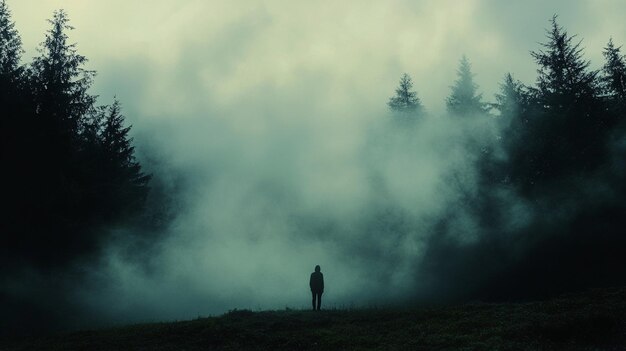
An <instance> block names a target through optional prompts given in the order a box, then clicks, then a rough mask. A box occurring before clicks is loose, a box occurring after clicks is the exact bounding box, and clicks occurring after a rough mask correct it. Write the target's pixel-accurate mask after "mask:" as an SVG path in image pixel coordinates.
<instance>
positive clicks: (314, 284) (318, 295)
mask: <svg viewBox="0 0 626 351" xmlns="http://www.w3.org/2000/svg"><path fill="white" fill-rule="evenodd" d="M309 287H311V294H312V295H313V302H312V303H313V311H315V310H316V309H317V310H318V311H319V310H320V308H321V307H322V294H323V293H324V275H323V274H322V272H320V266H319V265H317V266H315V272H313V273H311V279H310V280H309ZM315 300H317V308H316V305H315Z"/></svg>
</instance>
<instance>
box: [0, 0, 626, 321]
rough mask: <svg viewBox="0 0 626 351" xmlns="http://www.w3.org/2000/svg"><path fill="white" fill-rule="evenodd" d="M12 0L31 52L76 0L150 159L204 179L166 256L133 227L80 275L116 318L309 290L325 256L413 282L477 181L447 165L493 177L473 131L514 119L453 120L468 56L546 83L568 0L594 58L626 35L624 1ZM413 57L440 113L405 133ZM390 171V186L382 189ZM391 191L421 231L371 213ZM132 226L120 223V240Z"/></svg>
mask: <svg viewBox="0 0 626 351" xmlns="http://www.w3.org/2000/svg"><path fill="white" fill-rule="evenodd" d="M8 5H9V7H10V9H11V10H12V12H13V19H14V21H15V22H16V27H17V29H18V30H19V32H20V34H21V36H22V41H23V45H24V49H25V51H26V53H25V54H24V59H25V60H26V61H28V60H30V58H31V57H33V56H35V55H37V51H36V47H37V45H38V43H40V42H41V41H42V40H43V33H44V32H45V31H46V30H47V28H48V24H47V22H46V19H48V18H50V17H51V15H52V12H53V11H54V10H55V9H60V8H62V9H65V10H66V11H67V12H68V14H69V17H70V19H71V25H73V26H74V27H75V28H76V29H75V30H74V31H73V32H71V33H70V41H71V42H76V43H77V50H78V52H79V53H80V54H82V55H85V56H86V57H87V58H88V59H89V62H88V63H87V65H86V68H88V69H93V70H96V71H97V72H98V75H97V77H96V80H95V83H94V86H93V90H92V92H93V93H94V94H98V95H99V96H100V102H101V103H103V104H108V103H111V101H112V99H113V97H114V96H117V98H118V99H119V100H120V101H121V103H122V105H123V108H124V112H125V115H126V116H127V119H128V121H129V122H130V123H132V124H133V130H132V131H133V134H134V136H135V141H136V143H137V153H138V156H139V158H140V159H141V160H142V161H145V163H144V166H145V167H146V169H147V170H148V171H150V172H154V173H155V174H157V175H158V177H159V179H162V180H164V182H166V183H167V182H168V180H172V179H179V178H180V177H181V175H182V177H183V178H184V182H183V186H182V188H180V189H179V190H178V191H177V194H176V197H177V199H178V200H177V201H178V202H177V206H178V207H177V209H176V211H177V212H176V216H175V218H174V219H173V220H172V222H171V223H170V224H169V225H168V227H167V229H166V230H165V233H163V234H162V235H160V236H159V237H160V238H161V239H160V240H159V241H158V243H156V244H155V245H154V246H153V247H151V248H150V250H148V251H147V253H146V256H148V258H147V259H146V260H147V261H148V267H149V268H148V269H147V268H146V265H144V264H137V263H136V262H135V261H134V260H129V259H128V257H126V256H125V254H124V252H125V250H126V248H127V246H128V245H130V244H129V243H126V242H125V241H124V240H123V239H120V240H118V241H114V242H113V243H111V244H110V245H109V246H107V247H106V248H105V250H104V254H103V256H102V257H101V258H100V259H99V260H98V262H97V264H93V265H90V266H89V267H88V268H85V270H86V271H88V272H89V276H90V279H88V281H87V282H86V283H85V284H84V285H82V286H80V287H78V288H75V289H71V290H72V294H73V295H74V298H75V299H76V301H80V306H82V308H83V309H84V310H88V311H96V312H97V313H96V315H98V316H101V317H102V320H110V321H113V322H116V321H117V322H126V321H138V320H141V321H143V320H163V319H182V318H193V317H196V316H198V315H207V314H219V313H223V312H225V311H227V310H229V309H233V308H251V309H266V308H284V307H295V308H301V307H303V306H308V303H309V301H308V291H307V290H308V286H307V279H308V274H309V273H310V272H311V271H312V270H313V267H314V266H315V265H316V264H320V265H321V266H322V272H323V273H324V274H325V276H326V280H327V290H326V292H325V294H326V297H325V300H324V301H325V303H329V304H330V305H331V306H338V307H342V306H351V305H359V306H364V305H365V306H367V305H377V304H382V303H384V302H385V301H389V300H393V299H396V298H400V297H402V296H405V295H407V294H410V292H411V291H414V289H415V288H416V284H417V285H419V277H418V279H415V276H414V274H415V271H414V269H413V268H414V265H415V263H416V262H418V261H419V258H420V255H421V254H422V252H423V250H424V243H425V242H426V240H427V238H428V236H429V233H428V231H427V229H426V228H428V227H429V225H430V224H431V221H432V219H433V218H436V217H437V216H438V215H439V214H440V213H442V212H445V210H446V207H447V205H448V204H449V203H451V202H454V201H455V200H456V199H458V197H459V196H461V195H460V194H459V193H458V192H457V191H456V190H455V189H456V188H455V187H454V186H452V185H450V184H449V183H446V182H447V181H448V180H449V179H448V178H446V176H447V175H449V174H451V173H459V172H460V173H462V174H463V175H464V178H463V179H459V180H458V182H459V183H460V184H461V185H463V187H464V188H467V189H472V188H473V185H474V184H475V179H474V176H475V174H474V170H473V168H472V166H471V164H472V161H473V159H472V157H474V156H473V155H472V154H470V153H468V151H467V150H466V149H465V147H464V146H463V144H462V142H458V141H459V140H463V138H464V137H465V133H467V131H468V130H471V131H472V132H471V133H472V135H473V136H484V135H490V134H493V133H496V132H495V131H494V129H493V128H494V127H493V126H492V125H469V126H465V127H464V128H461V129H459V128H451V126H453V123H452V122H451V121H450V120H449V118H448V117H446V116H445V113H444V111H445V103H444V101H445V100H444V99H445V97H446V96H447V95H448V93H449V90H450V86H451V85H452V84H453V82H454V80H455V79H456V68H457V66H458V62H459V59H460V58H461V57H462V55H467V57H468V58H469V60H470V62H471V63H472V67H473V72H474V73H475V80H476V82H477V83H478V84H479V86H480V91H481V92H483V94H484V98H485V100H486V101H493V94H494V93H495V92H496V91H497V89H498V84H499V83H500V82H501V81H502V78H503V76H504V75H505V74H506V73H507V72H511V73H513V74H514V76H515V77H516V78H518V79H520V80H522V81H523V82H525V83H529V84H531V83H533V82H534V80H535V71H536V66H535V64H534V63H533V61H532V58H531V56H530V51H531V50H537V49H539V48H540V46H539V44H538V43H539V42H542V41H544V39H545V28H546V27H547V26H548V25H549V20H550V19H551V18H552V16H553V14H558V15H559V22H560V23H561V24H562V25H563V26H564V27H565V28H566V29H567V30H568V31H569V32H570V33H571V34H578V35H579V38H581V39H582V40H583V46H584V47H585V48H586V50H585V52H586V57H587V58H588V59H589V60H591V63H592V67H596V68H597V67H599V66H600V65H601V62H602V56H601V51H602V48H603V47H604V46H605V44H606V43H607V41H608V39H609V38H610V37H613V39H614V41H615V42H616V43H617V44H618V45H620V44H621V43H625V42H626V22H624V21H623V14H624V13H626V2H624V1H620V0H588V1H567V0H556V1H539V0H528V1H524V2H521V1H516V2H513V1H506V2H505V1H497V0H466V1H451V0H438V1H435V0H424V1H400V0H395V1H340V2H337V1H315V2H314V1H308V2H304V1H199V0H186V1H185V0H178V1H164V0H153V1H150V2H146V1H137V0H107V1H104V0H65V1H63V0H19V1H17V0H9V1H8ZM404 72H406V73H408V74H410V75H411V76H412V78H413V80H414V84H415V85H414V87H415V89H416V90H417V93H418V96H419V97H420V98H421V99H422V101H423V103H424V105H425V107H426V109H427V110H428V111H429V113H430V115H429V118H428V119H427V120H425V121H424V122H422V126H421V127H420V128H419V131H418V132H417V134H416V135H415V136H413V137H408V136H403V137H399V138H396V139H390V138H389V135H388V134H386V133H388V131H386V130H385V126H384V120H385V117H386V116H387V115H388V111H387V106H386V102H387V100H388V99H389V97H390V96H391V95H392V94H393V92H394V89H395V87H396V85H397V82H398V80H399V78H400V76H401V75H402V73H404ZM454 125H457V126H458V121H457V122H454ZM372 140H375V142H372ZM455 141H457V142H455ZM390 155H391V156H390ZM155 159H156V160H157V161H154V160H155ZM153 161H154V162H153ZM380 188H384V191H382V192H383V193H384V194H385V197H384V199H382V200H381V199H380V198H376V200H373V199H374V197H375V196H377V195H379V194H380V193H381V190H380ZM390 204H391V205H393V206H391V205H390ZM388 205H389V207H393V208H397V209H400V210H399V211H400V212H401V213H403V214H406V215H407V216H408V218H411V222H410V223H408V224H406V225H407V227H408V228H411V232H410V233H409V234H407V233H406V232H404V231H403V230H402V229H401V228H400V229H398V228H395V227H393V225H389V226H390V227H389V226H388V224H387V223H385V222H384V221H382V222H379V221H377V219H376V218H373V219H372V218H369V215H370V214H372V213H378V212H380V211H379V207H380V208H384V207H385V206H388ZM377 206H378V207H377ZM511 208H512V209H511V214H510V217H511V218H510V219H511V221H513V219H514V220H515V221H517V222H516V223H517V224H516V225H523V224H520V223H519V222H520V221H521V222H523V221H524V220H525V219H524V218H527V217H529V216H531V215H532V214H529V211H528V210H527V209H526V208H525V205H524V204H523V203H519V202H516V204H515V206H512V207H511ZM377 211H378V212H377ZM466 217H467V216H465V214H464V213H462V212H461V213H459V215H458V216H456V219H455V221H456V222H455V223H453V224H452V225H453V226H454V225H457V226H458V227H459V228H462V230H459V231H458V232H459V233H461V234H459V235H460V236H459V238H458V240H459V242H468V243H471V242H472V241H473V240H475V238H476V236H477V235H479V234H478V233H476V231H477V229H476V228H475V223H473V222H472V219H471V218H466ZM400 222H401V221H400ZM368 228H378V229H376V230H372V229H368ZM420 228H423V230H422V229H420ZM125 230H127V229H126V228H111V231H112V232H113V233H115V236H114V237H116V238H123V237H124V236H125ZM92 318H93V317H92ZM81 321H82V320H81ZM77 323H79V322H77Z"/></svg>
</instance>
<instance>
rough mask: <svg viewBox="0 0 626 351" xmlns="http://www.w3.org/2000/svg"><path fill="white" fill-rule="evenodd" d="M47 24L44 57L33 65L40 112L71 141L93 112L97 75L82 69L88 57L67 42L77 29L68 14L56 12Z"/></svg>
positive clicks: (42, 48) (42, 55) (42, 52)
mask: <svg viewBox="0 0 626 351" xmlns="http://www.w3.org/2000/svg"><path fill="white" fill-rule="evenodd" d="M48 22H49V23H50V24H51V25H52V28H51V29H50V30H48V32H47V35H46V38H45V40H44V42H43V43H42V44H41V46H40V48H39V52H40V53H41V55H40V56H39V57H37V58H35V60H34V61H33V63H32V71H33V72H32V73H33V79H34V80H35V86H36V88H35V90H36V91H35V95H36V99H37V111H38V113H39V115H40V116H41V118H46V119H48V120H49V123H50V124H51V126H52V127H53V128H54V129H55V130H56V131H57V132H59V133H61V134H63V136H64V137H66V138H70V137H72V136H77V135H78V134H79V133H80V131H81V127H82V126H83V122H85V121H86V116H87V115H88V114H89V113H90V112H92V111H91V110H92V107H93V106H94V104H95V100H96V97H95V96H92V95H90V94H89V93H88V89H89V88H90V87H91V84H92V81H93V77H94V75H95V72H93V71H89V70H86V69H85V68H83V66H84V64H85V63H86V62H87V58H86V57H85V56H82V55H79V54H78V53H77V52H76V44H68V42H67V41H68V36H67V34H66V31H69V30H72V29H74V28H73V27H72V26H70V25H69V18H68V16H67V14H66V13H65V11H63V10H59V11H55V12H54V15H53V18H52V19H51V20H49V21H48Z"/></svg>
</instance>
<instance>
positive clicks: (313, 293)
mask: <svg viewBox="0 0 626 351" xmlns="http://www.w3.org/2000/svg"><path fill="white" fill-rule="evenodd" d="M311 295H313V302H312V304H313V311H315V292H314V291H311Z"/></svg>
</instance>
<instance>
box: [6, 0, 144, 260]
mask: <svg viewBox="0 0 626 351" xmlns="http://www.w3.org/2000/svg"><path fill="white" fill-rule="evenodd" d="M49 22H50V29H49V30H48V31H47V32H46V33H45V38H44V41H43V42H42V43H41V44H40V46H39V50H38V51H39V56H38V57H35V58H34V59H33V60H32V62H31V63H28V64H23V63H22V57H21V56H22V54H23V52H24V51H23V49H22V43H21V40H20V36H19V33H18V31H17V30H16V29H15V25H14V22H13V21H12V19H11V13H10V10H9V8H8V7H7V4H6V2H5V1H2V2H0V111H2V117H1V123H2V128H1V131H2V136H1V138H2V173H3V174H2V178H3V181H2V184H3V186H4V189H5V190H4V191H3V196H2V197H3V202H4V204H5V206H3V210H2V211H3V215H2V224H1V226H2V230H1V231H0V232H1V234H0V235H1V240H2V243H1V245H0V257H1V258H0V265H2V267H3V268H2V269H8V270H9V271H10V269H11V264H12V263H16V264H20V265H23V264H26V265H32V266H34V267H36V268H39V267H50V266H56V265H63V264H65V263H68V262H70V261H72V260H73V259H75V258H77V257H79V256H81V255H84V254H88V253H91V252H94V250H95V249H96V248H97V246H98V243H99V240H101V238H102V234H103V230H102V229H103V228H105V227H106V226H108V225H112V224H119V223H121V222H124V221H127V220H129V219H131V218H132V217H133V216H134V215H135V214H137V213H138V212H139V211H140V210H141V209H142V206H143V204H144V201H145V198H146V195H147V191H148V182H149V179H150V176H149V175H147V174H145V173H143V172H142V169H141V165H140V164H139V162H138V161H137V160H136V159H135V155H134V147H133V140H132V138H131V137H130V136H129V130H130V126H127V125H126V124H125V122H124V116H123V115H122V113H121V107H120V103H119V102H118V101H113V103H112V104H111V105H108V106H100V105H98V103H97V96H94V95H92V94H90V92H89V88H90V87H91V85H92V83H93V80H94V76H95V72H93V71H90V70H87V69H86V68H85V63H86V62H87V59H86V58H85V57H84V56H82V55H80V54H78V53H77V50H76V47H75V44H71V43H70V42H68V31H69V30H71V29H72V27H71V26H70V25H69V20H68V16H67V15H66V13H65V12H64V11H56V12H55V13H54V15H53V17H52V19H51V20H49Z"/></svg>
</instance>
